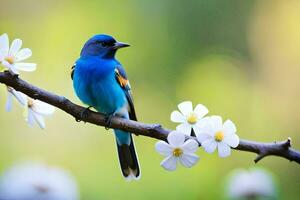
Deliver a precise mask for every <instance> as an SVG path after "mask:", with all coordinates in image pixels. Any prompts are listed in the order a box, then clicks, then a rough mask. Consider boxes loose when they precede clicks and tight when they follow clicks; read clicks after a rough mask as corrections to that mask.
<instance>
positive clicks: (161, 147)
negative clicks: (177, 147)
mask: <svg viewBox="0 0 300 200" xmlns="http://www.w3.org/2000/svg"><path fill="white" fill-rule="evenodd" d="M155 149H156V151H157V152H158V153H160V154H161V155H163V156H169V155H170V154H172V151H173V148H172V147H171V146H170V145H169V144H168V143H166V142H165V141H158V142H156V144H155Z"/></svg>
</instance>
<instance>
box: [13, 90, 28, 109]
mask: <svg viewBox="0 0 300 200" xmlns="http://www.w3.org/2000/svg"><path fill="white" fill-rule="evenodd" d="M12 94H13V95H14V96H15V97H16V99H17V100H18V102H19V103H20V104H21V105H23V106H25V105H26V104H27V99H28V98H27V96H26V94H23V93H22V92H18V91H16V90H15V89H13V90H12Z"/></svg>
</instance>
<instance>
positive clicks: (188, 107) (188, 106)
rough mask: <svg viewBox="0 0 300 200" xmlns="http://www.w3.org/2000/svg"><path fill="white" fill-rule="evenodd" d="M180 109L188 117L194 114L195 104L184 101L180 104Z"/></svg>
mask: <svg viewBox="0 0 300 200" xmlns="http://www.w3.org/2000/svg"><path fill="white" fill-rule="evenodd" d="M178 109H179V110H180V112H181V113H182V114H183V115H184V116H187V115H188V114H190V113H191V112H193V104H192V102H191V101H184V102H182V103H180V104H178Z"/></svg>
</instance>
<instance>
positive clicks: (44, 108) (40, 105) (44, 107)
mask: <svg viewBox="0 0 300 200" xmlns="http://www.w3.org/2000/svg"><path fill="white" fill-rule="evenodd" d="M32 110H33V111H34V112H36V113H39V114H42V115H51V114H53V112H54V111H55V108H54V107H53V106H52V105H50V104H47V103H45V102H42V101H40V100H34V103H33V107H32Z"/></svg>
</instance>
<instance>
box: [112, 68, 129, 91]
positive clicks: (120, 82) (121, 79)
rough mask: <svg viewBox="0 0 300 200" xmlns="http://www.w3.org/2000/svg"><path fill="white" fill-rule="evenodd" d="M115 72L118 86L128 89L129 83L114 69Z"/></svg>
mask: <svg viewBox="0 0 300 200" xmlns="http://www.w3.org/2000/svg"><path fill="white" fill-rule="evenodd" d="M115 72H116V78H117V80H118V82H119V84H120V85H121V87H123V88H128V87H129V81H128V80H127V79H126V78H124V77H123V76H122V75H121V74H120V72H119V70H118V69H115Z"/></svg>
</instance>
